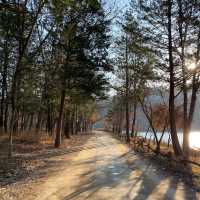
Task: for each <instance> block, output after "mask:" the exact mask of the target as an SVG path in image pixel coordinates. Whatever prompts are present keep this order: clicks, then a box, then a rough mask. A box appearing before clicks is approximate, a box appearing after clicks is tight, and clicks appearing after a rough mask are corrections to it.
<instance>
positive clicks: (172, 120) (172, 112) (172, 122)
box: [167, 0, 182, 156]
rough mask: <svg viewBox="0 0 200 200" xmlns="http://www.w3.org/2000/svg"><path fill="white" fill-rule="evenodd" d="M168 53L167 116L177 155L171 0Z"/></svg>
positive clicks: (169, 7)
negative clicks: (168, 85)
mask: <svg viewBox="0 0 200 200" xmlns="http://www.w3.org/2000/svg"><path fill="white" fill-rule="evenodd" d="M167 16H168V53H169V72H170V91H169V116H170V130H171V138H172V145H173V149H174V153H175V155H177V156H181V155H182V150H181V146H180V143H179V140H178V136H177V130H176V119H175V102H174V101H175V97H174V88H175V83H174V73H175V72H174V63H173V48H172V30H171V29H172V24H171V16H172V1H171V0H168V15H167Z"/></svg>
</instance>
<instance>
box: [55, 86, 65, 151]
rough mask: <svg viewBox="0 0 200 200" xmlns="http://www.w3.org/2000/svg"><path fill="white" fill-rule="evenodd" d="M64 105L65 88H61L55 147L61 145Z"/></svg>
mask: <svg viewBox="0 0 200 200" xmlns="http://www.w3.org/2000/svg"><path fill="white" fill-rule="evenodd" d="M64 106H65V88H63V89H62V92H61V98H60V108H59V116H58V121H57V128H56V138H55V148H58V147H59V146H60V145H61V130H62V121H63V112H64Z"/></svg>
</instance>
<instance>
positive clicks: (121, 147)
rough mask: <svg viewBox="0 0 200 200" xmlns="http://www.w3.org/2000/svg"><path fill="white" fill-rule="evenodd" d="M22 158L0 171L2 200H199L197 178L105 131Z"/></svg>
mask: <svg viewBox="0 0 200 200" xmlns="http://www.w3.org/2000/svg"><path fill="white" fill-rule="evenodd" d="M22 154H23V159H21V160H20V158H22ZM22 154H20V153H17V154H16V155H15V160H14V161H12V162H13V165H15V166H18V167H17V168H16V169H14V168H13V169H12V164H10V165H11V166H10V165H9V167H10V170H11V169H12V170H11V171H10V172H9V174H8V175H6V176H7V178H6V176H5V173H8V172H5V169H4V171H3V170H2V169H1V168H0V169H1V171H0V172H1V173H0V177H2V179H0V184H1V185H0V200H23V199H26V200H86V199H87V200H110V199H113V200H146V199H148V200H162V199H163V200H172V199H173V200H185V199H188V200H199V199H200V194H199V193H198V188H196V187H195V184H194V183H193V181H194V179H193V178H194V177H193V176H190V175H189V174H183V172H179V171H180V168H179V169H177V170H171V169H169V163H168V162H164V161H162V160H161V159H159V160H158V159H153V158H150V157H148V158H146V157H144V155H142V154H140V153H136V152H134V151H133V150H132V149H131V148H130V147H129V146H127V145H126V144H123V143H122V142H120V141H119V140H117V139H116V138H114V137H113V136H112V135H111V134H109V133H105V132H103V131H96V132H94V133H93V134H90V135H84V136H80V135H79V136H76V137H74V138H73V139H72V140H69V141H67V142H66V144H65V145H63V146H62V148H60V149H53V148H52V147H49V148H46V147H45V148H42V149H38V150H34V151H33V150H32V151H31V152H27V153H24V152H22ZM17 160H18V165H16V163H15V162H17ZM19 163H21V165H20V164H19ZM1 165H3V164H2V163H1ZM1 165H0V166H1ZM4 165H5V163H4ZM3 173H4V174H3Z"/></svg>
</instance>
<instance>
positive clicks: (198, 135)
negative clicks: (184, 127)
mask: <svg viewBox="0 0 200 200" xmlns="http://www.w3.org/2000/svg"><path fill="white" fill-rule="evenodd" d="M145 135H146V132H138V136H142V137H145ZM157 135H158V139H160V137H161V133H157ZM146 138H147V139H152V140H153V139H154V136H153V133H152V132H149V133H148V134H147V136H146ZM178 139H179V142H180V144H181V145H182V144H183V134H182V133H181V132H179V133H178ZM168 140H169V133H165V134H164V136H163V138H162V142H163V143H166V144H167V143H168ZM189 142H190V147H191V148H193V149H200V132H198V131H192V132H190V135H189ZM170 144H171V140H170Z"/></svg>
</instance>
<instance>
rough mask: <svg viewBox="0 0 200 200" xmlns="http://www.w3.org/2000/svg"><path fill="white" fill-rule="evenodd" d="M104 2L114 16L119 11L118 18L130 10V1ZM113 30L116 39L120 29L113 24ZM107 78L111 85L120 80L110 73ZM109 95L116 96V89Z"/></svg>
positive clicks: (111, 90)
mask: <svg viewBox="0 0 200 200" xmlns="http://www.w3.org/2000/svg"><path fill="white" fill-rule="evenodd" d="M103 2H104V3H105V8H106V10H112V12H113V15H116V11H117V16H120V15H122V14H123V12H125V11H126V9H127V8H128V5H129V2H130V0H103ZM111 29H112V30H111V34H112V35H113V39H114V37H116V36H117V35H118V34H119V28H118V27H117V26H116V24H115V23H113V25H112V28H111ZM110 57H112V55H110ZM107 77H108V78H109V79H110V83H111V85H116V84H117V83H116V82H117V81H118V80H116V77H115V75H114V74H113V73H108V74H107ZM108 94H109V96H114V95H115V94H116V91H115V90H114V89H110V91H109V92H108Z"/></svg>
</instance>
